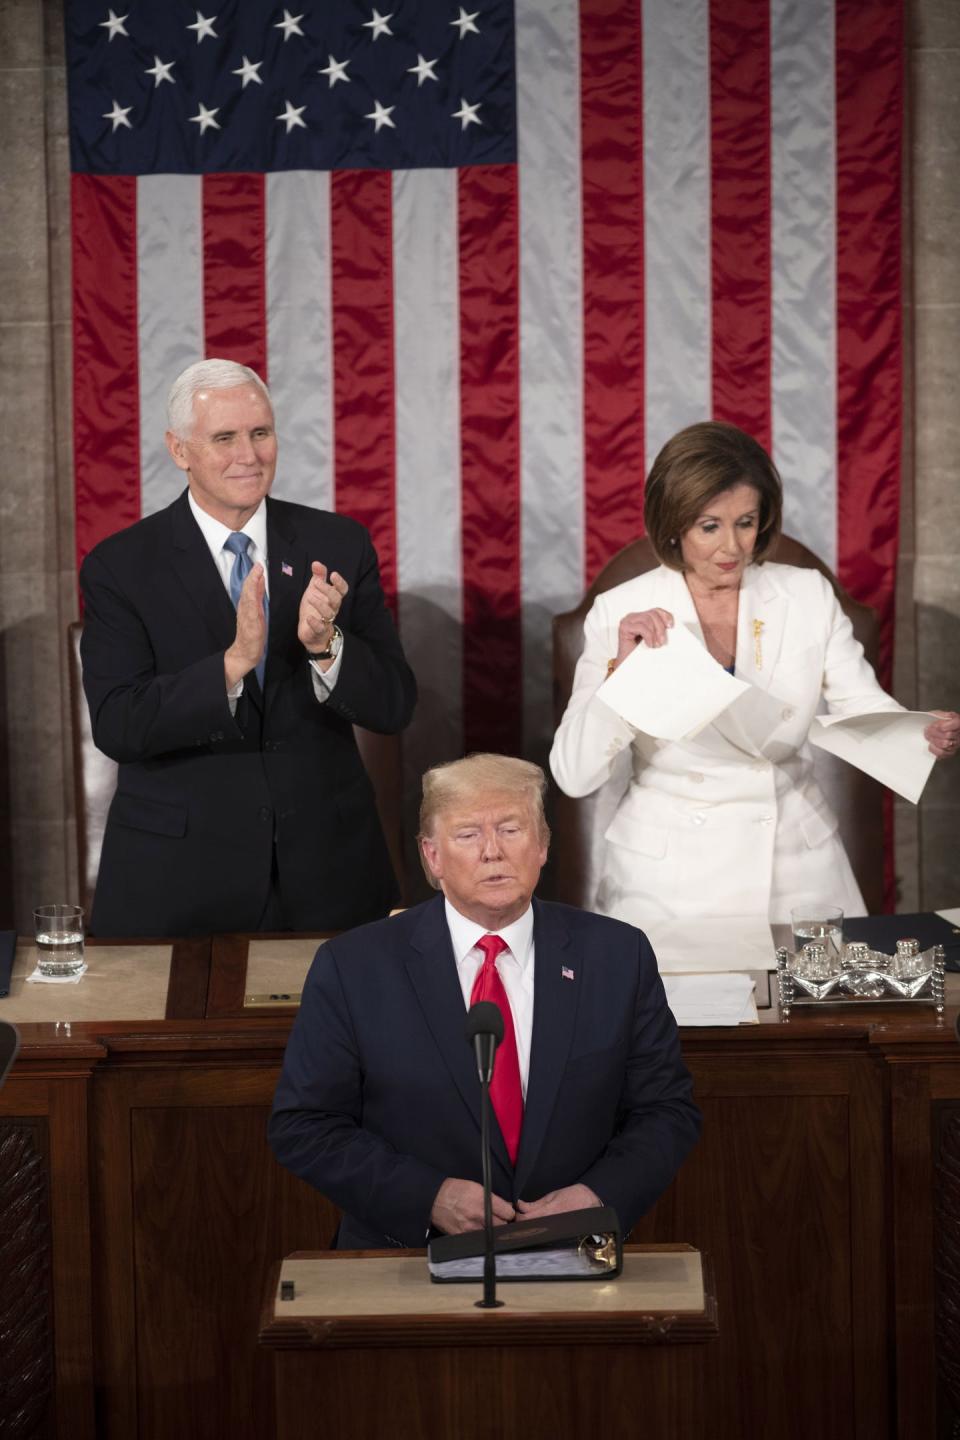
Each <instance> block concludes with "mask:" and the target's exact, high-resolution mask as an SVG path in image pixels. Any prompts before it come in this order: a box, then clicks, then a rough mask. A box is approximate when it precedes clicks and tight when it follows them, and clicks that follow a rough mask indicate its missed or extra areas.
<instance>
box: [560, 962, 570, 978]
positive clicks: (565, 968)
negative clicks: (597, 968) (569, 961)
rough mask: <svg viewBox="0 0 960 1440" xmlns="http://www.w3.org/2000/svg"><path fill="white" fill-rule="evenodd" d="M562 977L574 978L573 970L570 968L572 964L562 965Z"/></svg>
mask: <svg viewBox="0 0 960 1440" xmlns="http://www.w3.org/2000/svg"><path fill="white" fill-rule="evenodd" d="M560 978H561V979H562V980H572V979H573V971H572V970H571V969H570V966H569V965H561V966H560Z"/></svg>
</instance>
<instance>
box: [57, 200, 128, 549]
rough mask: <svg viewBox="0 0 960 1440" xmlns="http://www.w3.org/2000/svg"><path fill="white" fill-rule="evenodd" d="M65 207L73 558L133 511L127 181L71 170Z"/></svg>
mask: <svg viewBox="0 0 960 1440" xmlns="http://www.w3.org/2000/svg"><path fill="white" fill-rule="evenodd" d="M70 209H71V253H72V262H73V455H74V474H75V479H76V547H77V562H78V564H79V562H80V561H81V560H82V559H83V557H84V556H85V555H86V554H87V553H88V552H89V551H90V550H92V549H93V547H94V545H96V544H97V542H98V541H100V540H102V539H104V537H105V536H107V535H112V534H113V533H114V531H116V530H122V529H123V527H124V526H126V525H130V524H132V523H133V521H134V520H138V519H139V518H140V383H139V369H138V361H137V182H136V180H135V179H134V178H133V177H132V176H128V175H117V176H106V175H74V176H73V178H72V180H71V186H70Z"/></svg>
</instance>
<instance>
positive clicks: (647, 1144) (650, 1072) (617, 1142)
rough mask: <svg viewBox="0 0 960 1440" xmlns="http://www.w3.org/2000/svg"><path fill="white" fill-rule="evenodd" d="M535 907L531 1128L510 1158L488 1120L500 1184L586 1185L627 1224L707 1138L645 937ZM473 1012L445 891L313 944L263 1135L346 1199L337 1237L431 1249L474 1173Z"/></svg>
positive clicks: (530, 1193)
mask: <svg viewBox="0 0 960 1440" xmlns="http://www.w3.org/2000/svg"><path fill="white" fill-rule="evenodd" d="M533 905H534V932H533V933H534V957H535V958H534V964H535V969H534V1013H533V1036H532V1044H531V1055H530V1073H529V1079H528V1086H527V1097H526V1106H525V1111H524V1119H523V1131H522V1134H521V1138H520V1150H519V1153H518V1155H517V1164H516V1169H515V1170H514V1168H513V1167H512V1166H511V1164H510V1160H509V1157H508V1155H507V1151H506V1147H505V1145H504V1142H503V1138H502V1136H501V1134H500V1130H499V1127H498V1126H497V1125H496V1122H494V1124H493V1125H492V1127H491V1130H492V1137H493V1156H492V1164H493V1189H494V1191H495V1192H496V1193H497V1194H500V1195H502V1196H504V1197H505V1198H506V1199H510V1200H513V1201H516V1200H517V1199H524V1200H535V1199H538V1198H539V1197H540V1196H541V1195H544V1194H546V1193H547V1192H548V1191H550V1190H555V1189H558V1188H560V1187H562V1186H565V1185H572V1184H574V1183H575V1182H577V1181H581V1182H582V1183H583V1184H585V1185H589V1186H590V1188H591V1189H592V1190H594V1191H595V1192H596V1194H597V1195H598V1196H599V1197H600V1199H601V1200H602V1201H603V1202H604V1203H605V1204H608V1205H612V1206H613V1207H614V1208H615V1209H616V1211H617V1214H618V1215H619V1217H620V1223H621V1225H622V1227H623V1232H624V1234H626V1233H628V1232H629V1230H630V1229H631V1228H632V1226H633V1225H634V1223H635V1221H636V1220H637V1219H638V1218H639V1216H640V1215H642V1214H643V1212H644V1211H645V1210H647V1209H649V1207H650V1206H651V1205H652V1204H653V1203H654V1201H655V1200H656V1199H657V1197H658V1196H659V1195H660V1194H661V1193H662V1192H663V1190H664V1189H665V1188H666V1187H667V1185H669V1183H670V1181H671V1180H672V1179H673V1176H674V1175H675V1173H676V1171H677V1169H678V1168H679V1166H680V1164H681V1162H682V1161H683V1159H684V1157H685V1155H686V1154H687V1152H688V1151H689V1150H690V1148H691V1146H692V1145H693V1144H694V1141H695V1140H696V1138H697V1135H698V1133H699V1112H698V1111H697V1108H696V1106H695V1105H694V1104H693V1101H692V1099H691V1081H690V1076H689V1074H688V1072H687V1070H686V1067H685V1066H684V1064H683V1060H682V1058H681V1055H680V1045H679V1038H678V1034H677V1027H676V1024H675V1022H674V1019H673V1016H672V1014H671V1012H670V1010H669V1008H668V1006H667V1003H666V998H665V996H664V991H663V985H662V983H661V981H660V976H659V974H658V972H657V966H656V961H655V959H654V955H653V951H652V950H651V948H650V944H649V942H648V940H647V938H646V936H645V935H643V933H642V932H641V931H639V930H636V929H634V928H633V927H632V926H630V925H624V924H622V923H621V922H620V921H618V920H609V919H605V918H602V917H600V916H597V915H591V914H588V913H586V912H585V911H581V910H575V909H572V908H571V907H569V906H566V905H555V904H549V903H546V902H541V901H537V900H534V902H533ZM565 970H566V971H568V972H571V973H570V974H569V975H566V974H564V971H565ZM465 1022H466V1013H465V1009H464V1003H463V992H462V990H461V988H460V981H459V978H458V976H457V969H456V962H455V960H454V956H453V948H452V945H451V943H450V933H449V930H448V927H447V923H446V916H445V913H444V902H443V898H442V897H441V896H438V897H437V898H436V899H433V900H430V901H427V903H426V904H424V905H419V906H416V907H415V908H414V909H411V910H407V911H405V912H404V913H403V914H402V915H399V916H396V917H394V918H393V919H390V920H384V921H380V922H379V923H377V924H374V925H366V926H363V927H362V928H361V929H358V930H354V931H352V932H351V933H349V934H347V935H342V936H338V937H337V938H336V939H334V940H331V941H329V942H328V943H326V944H324V945H322V946H321V947H320V949H319V951H318V952H317V955H316V958H315V960H314V962H313V966H312V968H311V970H310V973H309V975H308V977H307V982H306V986H305V988H304V993H303V1000H302V1003H301V1006H300V1012H299V1014H298V1016H297V1019H296V1022H295V1024H294V1027H293V1030H292V1032H291V1035H290V1040H289V1043H288V1045H287V1052H286V1056H285V1058H284V1064H283V1070H282V1073H281V1076H280V1082H279V1084H278V1086H277V1092H276V1097H275V1100H274V1109H273V1115H272V1118H271V1121H270V1141H271V1144H272V1146H273V1149H274V1152H275V1154H276V1156H277V1158H278V1159H279V1160H280V1161H281V1162H282V1163H283V1164H284V1165H286V1166H288V1167H289V1168H290V1169H291V1170H293V1171H294V1172H295V1173H296V1174H297V1175H299V1176H301V1177H302V1178H303V1179H304V1180H307V1181H309V1183H310V1184H312V1185H314V1186H316V1188H317V1189H318V1190H320V1191H322V1192H323V1194H325V1195H326V1196H328V1197H329V1198H330V1199H331V1200H332V1201H333V1202H334V1203H335V1204H336V1205H338V1206H339V1207H340V1208H341V1209H342V1210H343V1211H344V1218H343V1223H342V1225H341V1229H340V1235H339V1240H338V1243H339V1245H340V1246H341V1247H343V1248H379V1247H383V1246H384V1245H385V1244H391V1245H406V1246H417V1245H423V1244H424V1240H425V1236H426V1233H427V1230H428V1228H429V1224H430V1211H431V1209H432V1206H433V1201H434V1199H435V1197H436V1193H437V1191H438V1190H439V1188H440V1185H441V1184H442V1182H443V1181H444V1180H445V1179H446V1178H447V1177H448V1176H452V1177H456V1178H462V1179H468V1180H475V1181H477V1182H480V1180H481V1161H480V1083H479V1080H478V1078H477V1070H476V1063H475V1060H474V1054H473V1048H472V1046H470V1045H468V1043H467V1041H466V1039H465Z"/></svg>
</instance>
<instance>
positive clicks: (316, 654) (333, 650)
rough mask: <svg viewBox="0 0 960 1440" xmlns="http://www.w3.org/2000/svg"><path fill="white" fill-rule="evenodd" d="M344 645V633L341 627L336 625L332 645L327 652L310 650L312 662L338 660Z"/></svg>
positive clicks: (331, 639) (331, 638) (331, 637)
mask: <svg viewBox="0 0 960 1440" xmlns="http://www.w3.org/2000/svg"><path fill="white" fill-rule="evenodd" d="M342 644H343V631H342V630H341V629H340V627H339V625H334V627H333V634H332V635H331V636H330V644H329V645H328V646H327V648H326V650H309V651H308V652H307V653H308V654H309V656H310V659H311V660H336V658H337V656H338V655H339V654H340V646H341V645H342Z"/></svg>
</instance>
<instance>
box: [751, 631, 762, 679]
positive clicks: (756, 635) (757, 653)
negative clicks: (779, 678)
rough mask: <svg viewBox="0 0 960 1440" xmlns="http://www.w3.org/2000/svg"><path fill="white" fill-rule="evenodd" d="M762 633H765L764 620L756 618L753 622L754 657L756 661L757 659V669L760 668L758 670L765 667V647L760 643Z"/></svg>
mask: <svg viewBox="0 0 960 1440" xmlns="http://www.w3.org/2000/svg"><path fill="white" fill-rule="evenodd" d="M762 634H763V621H762V620H754V622H753V658H754V661H755V663H756V666H757V669H758V670H762V669H763V648H762V646H761V644H760V636H761V635H762Z"/></svg>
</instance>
